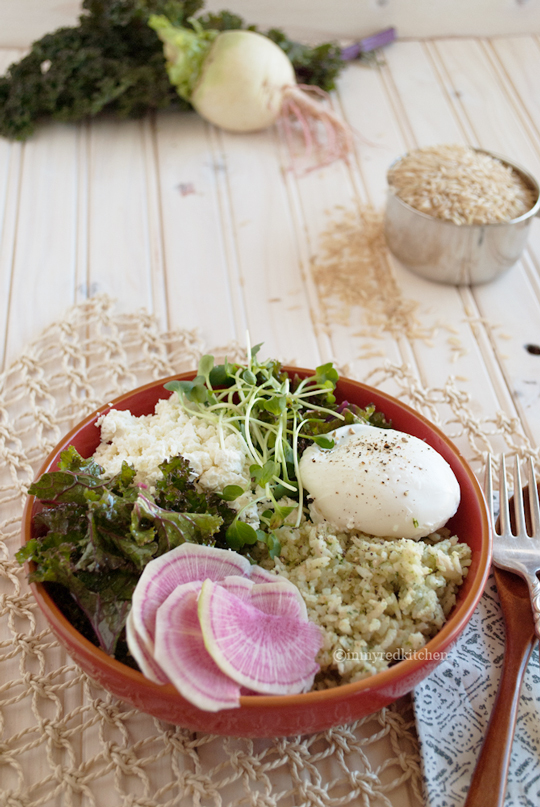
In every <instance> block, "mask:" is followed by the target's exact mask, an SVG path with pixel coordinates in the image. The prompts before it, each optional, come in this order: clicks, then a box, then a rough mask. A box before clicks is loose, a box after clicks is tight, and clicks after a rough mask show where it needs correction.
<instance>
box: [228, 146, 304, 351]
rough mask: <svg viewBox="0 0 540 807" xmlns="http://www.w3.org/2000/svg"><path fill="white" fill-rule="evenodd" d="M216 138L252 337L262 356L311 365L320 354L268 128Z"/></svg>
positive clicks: (239, 279)
mask: <svg viewBox="0 0 540 807" xmlns="http://www.w3.org/2000/svg"><path fill="white" fill-rule="evenodd" d="M220 137H221V138H222V144H223V154H224V157H225V160H226V170H227V178H228V193H229V198H228V203H229V204H230V210H231V220H232V222H233V227H234V232H235V248H236V254H237V256H238V282H239V284H240V286H241V287H242V291H243V295H244V299H245V304H246V319H247V325H248V328H249V330H250V333H251V339H252V342H253V343H255V342H264V354H265V355H269V356H281V357H283V358H287V359H288V360H290V361H294V362H296V363H298V364H300V365H302V364H303V365H304V366H312V365H313V363H314V361H315V362H316V363H319V359H320V354H319V349H318V345H317V340H316V338H315V335H314V330H313V320H312V312H311V310H310V307H309V301H308V297H307V290H306V285H305V278H304V273H303V270H302V265H301V255H300V251H299V248H298V245H297V240H296V236H295V231H294V226H293V223H292V220H291V210H290V206H289V199H288V195H287V189H286V186H285V181H284V179H283V176H282V173H281V171H279V169H278V170H276V168H277V164H276V162H277V160H278V151H277V149H278V146H277V144H276V141H275V135H274V132H273V131H272V130H267V131H264V132H257V133H253V134H246V135H241V134H237V135H236V134H230V133H227V132H223V133H222V134H220Z"/></svg>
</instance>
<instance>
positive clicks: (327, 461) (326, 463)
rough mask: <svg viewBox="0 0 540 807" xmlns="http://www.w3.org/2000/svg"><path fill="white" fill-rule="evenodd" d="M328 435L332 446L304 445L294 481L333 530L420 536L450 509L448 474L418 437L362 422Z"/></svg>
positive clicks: (453, 492) (452, 486) (451, 479)
mask: <svg viewBox="0 0 540 807" xmlns="http://www.w3.org/2000/svg"><path fill="white" fill-rule="evenodd" d="M327 436H328V437H329V438H331V439H333V440H334V447H333V448H331V449H324V448H319V446H317V445H316V444H313V445H311V446H309V447H308V448H307V449H306V450H305V451H304V453H303V455H302V458H301V460H300V478H301V481H302V485H303V486H304V488H305V489H306V490H307V491H308V493H309V494H310V497H311V499H312V500H313V506H314V508H315V511H316V513H318V514H319V515H320V516H321V517H322V518H323V519H325V520H326V521H329V522H330V523H331V524H333V525H335V526H336V527H337V528H338V529H341V530H356V531H359V532H364V533H367V534H368V535H376V536H379V537H394V538H396V537H399V538H423V537H425V536H426V535H429V534H430V533H432V532H434V531H435V530H437V529H439V528H440V527H442V526H444V524H446V522H447V521H448V519H449V518H450V517H451V516H453V515H454V513H455V512H456V510H457V508H458V505H459V500H460V489H459V483H458V481H457V479H456V477H455V475H454V472H453V471H452V469H451V468H450V466H449V464H448V463H447V462H446V460H445V459H444V458H443V457H442V456H441V455H440V454H439V453H438V452H437V451H435V449H434V448H432V447H431V446H430V445H428V444H427V443H424V441H423V440H420V439H419V438H418V437H414V436H413V435H411V434H406V433H405V432H399V431H395V430H394V429H380V428H377V427H375V426H369V425H367V424H361V423H357V424H354V425H352V426H342V427H341V428H339V429H336V430H335V431H333V432H331V433H330V434H328V435H327Z"/></svg>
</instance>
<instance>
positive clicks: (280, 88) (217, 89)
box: [149, 15, 352, 163]
mask: <svg viewBox="0 0 540 807" xmlns="http://www.w3.org/2000/svg"><path fill="white" fill-rule="evenodd" d="M191 22H192V24H193V26H194V30H189V29H187V28H179V27H176V26H173V25H172V24H171V23H170V22H169V20H168V19H167V18H166V17H163V16H155V15H154V16H153V17H151V18H150V21H149V24H150V26H151V27H152V28H154V30H155V31H157V33H158V35H159V37H160V39H161V40H162V41H163V43H164V54H165V58H166V66H167V72H168V75H169V79H170V81H171V83H172V84H174V86H175V87H176V89H177V91H178V93H179V95H181V96H182V97H183V98H185V99H186V100H188V101H189V102H190V103H191V104H192V106H193V107H194V108H195V110H196V111H197V112H198V113H199V114H200V115H201V117H203V118H205V119H206V120H208V121H209V122H210V123H213V124H215V125H216V126H219V127H221V128H222V129H226V130H228V131H232V132H254V131H258V130H260V129H265V128H267V127H268V126H271V125H272V124H273V123H275V122H276V121H277V120H278V119H282V120H283V122H284V124H285V130H286V132H287V134H288V135H289V134H290V122H291V120H296V121H298V122H299V123H300V126H301V131H302V135H303V137H304V141H305V144H306V149H307V152H308V153H309V154H311V152H312V150H313V147H314V145H315V144H317V142H318V132H317V124H318V123H322V125H323V127H324V130H325V133H326V147H325V154H324V156H323V157H322V158H320V163H326V162H330V161H332V160H334V159H339V158H340V157H345V156H346V155H347V153H348V152H349V151H350V149H351V146H352V136H351V132H350V129H349V127H348V126H347V125H346V124H345V123H344V121H343V120H341V118H340V117H339V116H338V115H336V114H335V112H333V110H332V109H331V108H330V107H329V106H328V104H326V103H323V102H322V101H321V100H320V99H319V98H317V97H315V96H316V95H319V96H325V97H326V98H327V95H326V93H324V92H323V91H322V90H319V89H318V88H316V87H306V88H302V87H300V86H299V85H298V84H297V83H296V78H295V73H294V68H293V66H292V64H291V62H290V60H289V58H288V56H287V55H286V54H285V53H284V51H283V50H282V49H281V48H280V47H279V46H278V45H276V44H275V43H274V42H272V40H271V39H268V38H267V37H265V36H263V35H262V34H258V33H255V32H254V31H245V30H234V31H223V32H221V33H220V32H219V31H211V30H203V29H202V28H201V27H200V25H198V24H197V21H196V20H192V21H191Z"/></svg>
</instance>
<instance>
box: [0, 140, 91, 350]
mask: <svg viewBox="0 0 540 807" xmlns="http://www.w3.org/2000/svg"><path fill="white" fill-rule="evenodd" d="M20 182H21V184H20V202H19V210H18V214H17V224H16V236H15V243H14V250H13V277H12V282H11V292H10V304H9V313H8V333H7V338H6V362H9V361H11V360H12V359H14V358H15V356H16V355H17V354H18V353H19V351H20V349H21V348H22V346H23V345H24V344H26V343H27V342H29V341H30V340H31V339H33V338H34V337H36V336H37V335H38V334H39V333H40V331H41V330H42V329H44V328H45V327H46V326H47V325H49V324H51V323H52V322H54V320H56V319H58V318H60V317H61V316H62V315H63V314H64V311H65V309H66V307H67V306H68V305H70V304H71V303H73V300H74V273H75V243H76V216H77V213H76V211H77V136H76V129H74V128H73V127H70V126H62V125H43V126H42V127H41V128H40V129H39V131H38V132H36V134H35V135H34V136H33V137H32V138H31V139H30V140H29V141H28V142H27V143H26V144H25V145H24V161H23V165H22V174H21V181H20Z"/></svg>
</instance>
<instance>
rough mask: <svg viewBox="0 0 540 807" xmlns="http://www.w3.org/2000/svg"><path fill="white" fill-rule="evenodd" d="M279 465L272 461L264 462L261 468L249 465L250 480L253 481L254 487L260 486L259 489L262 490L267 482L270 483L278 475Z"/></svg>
mask: <svg viewBox="0 0 540 807" xmlns="http://www.w3.org/2000/svg"><path fill="white" fill-rule="evenodd" d="M279 470H280V468H279V465H278V464H277V462H274V461H273V460H268V462H265V463H264V465H263V466H260V465H250V466H249V473H250V474H251V478H252V479H253V481H254V483H255V484H256V485H260V486H261V488H264V487H265V485H267V484H268V483H269V482H271V481H272V479H273V478H274V476H278V475H279Z"/></svg>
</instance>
